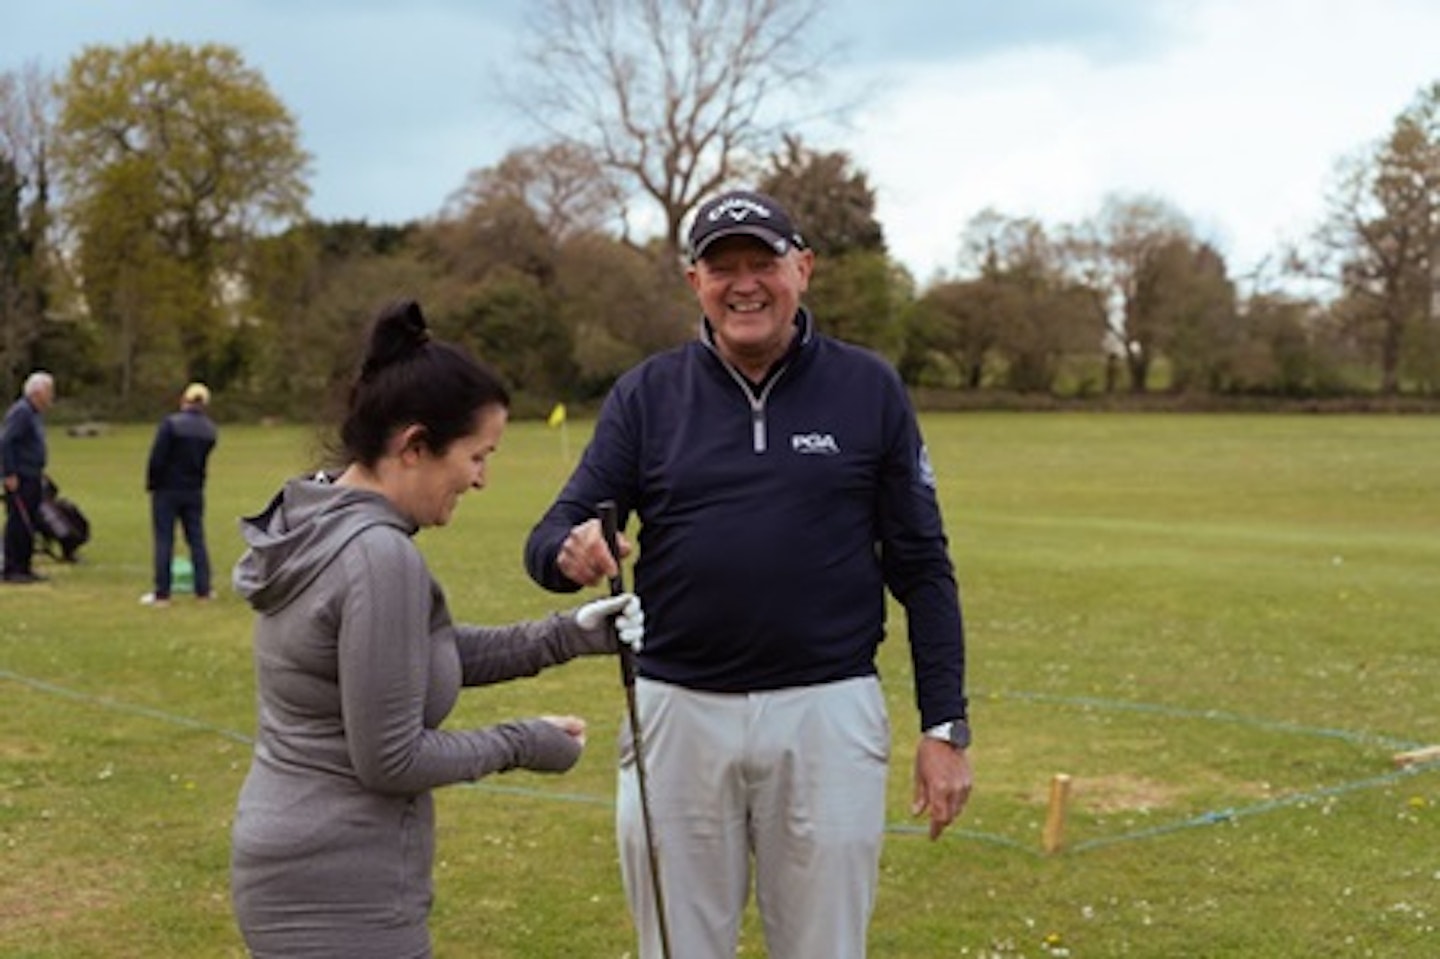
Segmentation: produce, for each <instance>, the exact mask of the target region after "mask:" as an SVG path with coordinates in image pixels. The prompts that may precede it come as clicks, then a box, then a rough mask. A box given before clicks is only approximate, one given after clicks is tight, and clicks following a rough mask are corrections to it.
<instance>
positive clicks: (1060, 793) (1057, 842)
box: [1040, 773, 1070, 855]
mask: <svg viewBox="0 0 1440 959" xmlns="http://www.w3.org/2000/svg"><path fill="white" fill-rule="evenodd" d="M1069 804H1070V777H1069V776H1068V775H1066V774H1065V773H1056V774H1055V777H1054V778H1053V779H1051V780H1050V808H1049V809H1048V810H1047V811H1046V813H1045V830H1044V832H1042V833H1041V834H1040V843H1041V848H1043V849H1044V850H1045V854H1046V855H1050V854H1052V853H1056V852H1059V851H1060V849H1061V847H1062V846H1064V845H1065V809H1066V807H1067V806H1068V805H1069Z"/></svg>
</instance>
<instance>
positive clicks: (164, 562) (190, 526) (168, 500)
mask: <svg viewBox="0 0 1440 959" xmlns="http://www.w3.org/2000/svg"><path fill="white" fill-rule="evenodd" d="M209 405H210V388H209V387H207V386H206V385H205V384H204V383H191V384H190V385H189V386H187V387H185V392H184V393H182V394H181V396H180V410H179V412H176V413H171V414H170V415H169V416H167V417H165V418H164V419H163V420H161V421H160V426H159V427H158V428H157V429H156V430H155V440H154V442H153V443H151V444H150V458H149V460H148V461H147V462H146V465H145V488H146V489H147V490H149V492H150V522H151V527H152V539H153V540H154V549H153V558H154V566H155V591H154V592H151V593H146V594H145V595H144V596H141V597H140V601H141V602H142V603H146V604H147V605H154V606H166V605H169V603H170V588H171V586H172V585H173V584H172V583H171V563H172V562H173V559H174V554H175V521H176V520H179V521H180V528H181V529H182V530H184V532H185V544H186V545H187V546H188V547H189V549H190V565H191V568H192V570H193V572H194V577H195V578H194V587H195V596H196V598H197V599H209V598H210V551H209V549H207V548H206V545H205V472H206V467H207V464H208V463H209V460H210V451H211V450H213V449H214V448H215V442H216V430H215V424H214V422H212V421H211V419H210V417H209V415H208V414H207V413H206V412H205V410H206V407H208V406H209Z"/></svg>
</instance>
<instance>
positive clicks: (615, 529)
mask: <svg viewBox="0 0 1440 959" xmlns="http://www.w3.org/2000/svg"><path fill="white" fill-rule="evenodd" d="M596 512H598V513H599V514H600V532H601V535H603V536H604V538H605V546H606V547H607V548H608V549H609V550H610V555H611V556H612V557H614V559H615V575H614V576H611V577H610V595H611V596H618V595H620V594H621V593H623V592H625V575H624V573H623V572H622V571H621V566H620V522H619V519H620V516H619V510H618V509H616V507H615V502H614V501H613V500H605V501H604V502H603V503H600V504H599V505H598V506H597V507H596ZM612 628H613V626H612ZM618 645H619V655H620V681H621V683H622V684H623V685H624V687H625V711H626V714H627V715H628V718H629V721H630V741H631V745H632V747H633V748H634V750H635V781H636V783H637V784H638V785H639V787H640V821H641V825H642V827H643V828H644V830H645V853H646V855H647V856H648V857H649V860H650V889H651V891H652V892H653V893H654V896H655V919H656V924H657V925H658V926H659V930H660V955H661V956H663V957H664V959H670V930H669V926H668V924H667V922H666V920H665V894H664V892H663V891H662V889H661V885H660V857H659V856H658V855H657V854H656V851H655V830H654V827H653V826H652V825H651V820H650V787H649V784H648V782H647V780H646V778H645V743H644V738H643V736H642V734H641V731H640V708H639V706H638V705H637V704H636V702H635V651H634V650H633V649H631V648H630V646H629V645H628V644H626V643H623V642H622V643H619V644H618Z"/></svg>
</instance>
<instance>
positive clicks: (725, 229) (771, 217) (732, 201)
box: [690, 190, 805, 263]
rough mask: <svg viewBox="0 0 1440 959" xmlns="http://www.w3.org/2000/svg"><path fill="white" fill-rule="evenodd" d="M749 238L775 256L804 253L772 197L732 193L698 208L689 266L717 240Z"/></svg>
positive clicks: (797, 235)
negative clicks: (794, 250)
mask: <svg viewBox="0 0 1440 959" xmlns="http://www.w3.org/2000/svg"><path fill="white" fill-rule="evenodd" d="M736 235H740V236H753V237H755V238H756V239H759V240H763V241H764V242H765V244H766V245H767V246H769V247H770V248H771V249H772V250H774V251H775V253H776V254H777V255H779V256H784V255H785V254H786V253H788V252H789V251H790V250H791V248H792V247H793V248H794V249H797V250H803V249H805V240H804V239H803V238H802V237H801V236H800V231H798V230H796V229H795V224H794V222H792V221H791V219H790V214H789V213H787V212H786V211H785V208H784V207H783V206H781V205H780V204H779V203H777V202H775V199H774V198H773V197H769V196H766V195H765V194H763V193H756V192H755V191H753V190H733V191H731V192H729V193H722V194H721V195H720V196H717V197H715V199H713V200H711V201H709V202H708V203H706V204H704V205H703V206H701V207H700V212H698V213H696V214H695V222H694V223H692V224H691V225H690V262H691V263H694V262H695V261H696V260H698V259H700V257H702V256H704V255H705V250H706V249H707V248H708V247H709V246H710V244H712V243H714V242H715V241H716V240H718V239H720V238H721V237H726V236H736Z"/></svg>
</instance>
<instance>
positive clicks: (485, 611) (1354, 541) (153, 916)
mask: <svg viewBox="0 0 1440 959" xmlns="http://www.w3.org/2000/svg"><path fill="white" fill-rule="evenodd" d="M589 425H590V424H588V423H584V422H576V421H573V420H572V421H571V422H570V423H569V424H568V425H567V427H566V429H567V430H568V434H567V435H563V436H562V433H561V431H559V430H555V429H549V428H547V427H546V426H545V425H544V424H542V423H520V424H516V425H513V426H512V427H511V429H510V430H509V431H508V432H507V434H506V436H505V439H504V442H503V443H502V445H501V450H500V452H499V453H498V454H497V455H496V457H495V458H494V460H493V461H492V463H491V468H490V483H491V486H490V488H489V489H487V490H486V491H484V492H483V493H480V494H478V495H473V496H471V497H467V498H466V500H465V501H464V502H463V503H462V505H461V508H460V510H459V513H458V515H457V518H456V520H455V522H454V523H453V524H452V525H451V526H450V527H447V528H445V529H441V530H430V531H426V532H424V533H422V534H421V535H420V544H421V547H422V549H423V550H424V551H425V553H426V555H427V557H429V559H430V562H431V567H432V569H433V570H434V572H435V574H436V576H437V577H438V578H439V580H440V582H441V584H442V585H443V586H444V587H445V589H446V592H447V594H448V596H449V598H450V602H451V606H452V608H453V610H454V612H455V614H456V615H457V617H459V618H461V619H465V620H469V621H481V622H502V621H508V620H512V619H519V618H527V617H531V616H536V615H540V614H542V613H544V612H546V611H548V610H551V609H556V608H562V607H565V606H568V605H570V604H571V602H572V601H574V600H575V599H576V598H575V597H559V596H554V595H551V594H547V593H544V592H542V591H541V590H539V589H538V588H537V587H535V586H534V585H533V584H532V583H531V582H530V581H529V579H528V578H527V577H526V576H525V574H524V571H523V569H522V568H521V562H520V557H521V548H522V545H523V542H524V538H525V535H526V533H527V532H528V530H529V528H530V526H531V524H532V523H533V522H534V521H535V519H536V518H537V517H538V516H539V514H540V512H541V511H542V510H543V509H544V507H545V505H546V504H547V503H548V502H549V499H550V498H551V496H553V494H554V492H555V491H556V489H557V488H558V486H559V484H560V483H561V482H562V480H563V478H564V476H565V474H566V472H567V464H566V456H567V453H568V457H569V459H571V460H573V459H574V458H575V457H576V456H577V455H578V452H579V450H580V448H581V446H582V445H583V443H584V441H585V439H586V436H587V431H588V429H589ZM923 426H924V429H925V432H926V437H927V439H928V441H929V444H930V449H931V455H932V459H933V461H934V464H935V467H936V471H937V473H938V476H939V481H940V495H941V500H942V505H943V508H944V510H945V515H946V519H947V522H948V525H949V529H950V534H951V553H952V555H953V556H954V558H955V562H956V566H957V570H958V572H959V576H960V581H961V588H962V596H963V600H964V608H965V614H966V621H967V630H968V635H969V650H970V668H969V675H970V686H971V694H972V704H973V705H972V720H973V726H974V728H975V735H976V743H975V747H974V748H973V750H972V758H973V762H974V766H975V771H976V792H975V795H974V797H973V799H972V801H971V805H970V807H969V808H968V810H967V812H966V814H965V816H964V817H963V819H962V820H961V821H960V822H959V823H957V825H956V827H955V828H954V829H952V831H951V832H950V833H948V834H947V835H946V836H945V837H944V838H943V839H942V840H941V841H940V842H938V843H934V844H932V843H930V842H928V841H927V840H926V838H925V836H924V834H923V831H922V830H921V824H920V823H918V822H915V821H913V820H911V819H910V818H909V815H908V808H909V789H910V763H911V760H912V757H913V751H914V741H915V737H916V734H917V729H916V726H917V719H916V716H915V712H914V707H913V697H912V695H911V691H910V682H911V680H910V667H909V661H908V657H907V647H906V644H905V642H904V629H903V617H902V615H901V613H900V611H899V609H898V607H892V617H891V619H892V623H891V639H890V641H888V642H887V643H886V644H885V646H884V647H883V648H882V655H881V660H882V661H881V666H882V671H883V674H884V677H885V681H886V689H887V694H888V697H889V702H890V708H891V723H892V728H893V733H894V752H893V763H892V770H891V801H890V821H891V823H892V829H891V834H890V836H889V837H888V839H887V845H886V851H885V856H884V861H883V864H882V879H881V885H880V896H879V901H878V903H877V906H876V915H875V922H874V925H873V930H872V936H871V955H873V956H875V957H877V959H952V957H1058V956H1070V957H1075V959H1082V957H1084V959H1091V957H1110V956H1139V957H1177V956H1179V957H1186V956H1195V957H1206V959H1210V957H1236V959H1240V957H1243V959H1256V957H1266V959H1269V957H1314V956H1344V957H1350V956H1377V957H1392V956H1400V957H1408V956H1415V957H1423V956H1432V955H1440V859H1437V853H1436V850H1437V849H1440V763H1431V764H1428V765H1421V766H1418V767H1409V768H1407V769H1403V770H1402V769H1397V767H1396V766H1395V765H1394V763H1393V762H1392V757H1393V756H1394V754H1395V753H1397V752H1400V751H1404V750H1409V749H1415V748H1418V747H1423V746H1429V745H1435V744H1440V708H1437V704H1440V588H1437V587H1440V418H1436V417H1433V416H1408V417H1405V416H1372V417H1364V416H1340V415H1336V416H1302V415H1296V416H1291V415H1270V416H1262V415H1257V416H1241V415H1233V416H1224V415H1169V414H1151V415H1144V414H1139V415H1122V414H1110V415H1104V414H1068V413H1067V414H934V415H930V416H927V417H925V418H924V420H923ZM152 431H153V427H151V426H148V425H146V426H130V427H118V428H115V429H113V430H110V431H108V432H106V433H105V434H104V435H102V436H100V437H94V438H77V437H71V436H68V435H65V433H64V431H63V430H62V429H60V428H59V427H55V428H53V429H52V430H51V472H52V474H53V475H54V477H55V479H56V480H57V481H58V482H59V484H60V486H61V488H62V494H63V495H65V496H68V497H70V498H72V499H74V500H75V501H76V502H78V503H79V504H80V506H81V507H82V508H83V509H84V510H85V512H86V513H87V515H88V516H89V518H90V520H91V523H92V528H93V534H94V539H93V541H92V542H91V543H90V544H88V545H87V546H85V547H84V548H83V549H82V550H81V556H82V562H81V563H79V564H76V565H73V566H61V565H59V564H56V563H53V562H50V561H48V560H42V561H40V562H39V563H37V568H38V569H40V570H41V571H42V572H45V573H48V574H50V575H51V577H52V578H51V580H50V582H49V583H46V584H42V585H37V586H24V587H13V586H12V587H0V695H3V697H4V707H3V709H0V954H3V955H5V956H6V957H10V956H17V957H19V956H24V957H65V959H71V957H107V959H108V957H115V956H126V957H129V956H135V957H152V956H164V957H168V956H175V957H210V956H217V957H223V956H241V955H243V950H242V949H241V946H240V942H239V937H238V934H237V933H236V932H235V930H234V927H233V923H232V920H231V916H230V909H229V902H228V892H227V878H228V875H227V862H228V855H229V821H230V816H231V811H232V806H233V803H234V799H235V795H236V792H237V791H238V789H239V787H240V782H241V780H242V778H243V776H244V773H245V769H246V766H247V763H248V758H249V746H248V736H249V734H250V732H251V730H252V728H253V724H254V706H253V699H252V697H253V680H252V675H251V664H250V649H249V633H250V622H251V619H250V614H249V611H248V609H247V608H246V607H245V606H244V604H243V603H241V602H240V601H239V600H237V599H236V598H235V597H234V596H233V594H231V592H230V590H229V570H230V567H231V565H232V564H233V563H234V561H235V559H236V558H237V557H238V555H239V551H240V544H239V538H238V535H237V534H236V531H235V518H236V517H237V516H239V515H241V514H244V513H247V512H254V511H257V510H259V509H260V508H261V507H262V506H263V505H264V504H265V502H266V500H267V499H268V497H269V496H270V495H271V494H272V493H273V492H274V490H275V489H276V488H277V487H278V485H279V483H280V482H281V481H282V480H283V479H285V478H287V477H289V476H291V475H294V474H296V473H299V472H301V471H302V470H304V469H306V468H309V467H311V466H313V465H315V462H316V460H315V456H314V452H313V450H314V443H313V439H312V437H311V435H310V434H309V433H308V432H305V431H302V430H300V429H298V428H268V429H267V428H261V427H239V426H224V425H222V428H221V441H220V445H219V447H218V448H217V450H216V452H215V455H214V457H213V459H212V464H211V473H212V478H211V485H210V488H209V503H208V515H209V522H208V529H209V536H210V543H211V552H212V556H213V559H214V562H215V566H216V574H217V575H216V579H217V583H218V586H219V593H220V596H219V599H218V601H216V602H214V603H211V604H209V605H206V606H202V605H200V604H198V603H195V602H193V601H187V599H188V598H187V597H178V598H177V600H176V602H175V604H174V605H173V606H172V607H171V608H169V609H159V610H157V609H153V608H150V607H145V606H141V605H140V604H139V603H138V602H137V598H138V597H139V596H140V594H141V593H143V592H145V591H147V590H148V589H149V588H150V585H149V582H148V576H149V573H148V570H149V551H150V538H149V514H148V502H147V501H146V498H145V494H144V458H145V454H146V451H147V449H148V445H149V442H150V438H151V435H152ZM562 441H563V442H562ZM553 712H576V713H580V714H582V715H584V716H586V717H587V718H588V719H589V721H590V724H591V735H590V744H591V745H590V748H589V751H588V752H587V754H586V756H585V758H584V759H583V760H582V761H581V763H580V765H579V766H578V767H577V768H576V769H575V770H574V771H573V772H572V773H570V774H568V775H566V776H563V777H542V776H536V775H530V774H515V775H507V776H500V777H493V778H491V779H489V780H485V781H482V782H481V783H480V784H477V785H475V786H467V787H456V788H451V789H445V790H441V791H440V792H439V793H438V794H437V798H438V807H439V809H438V814H439V820H440V824H439V837H438V838H439V863H438V866H437V886H438V888H437V893H438V901H437V904H436V910H435V915H434V920H433V923H432V926H433V930H434V935H435V942H436V955H437V956H439V957H452V959H459V957H467V959H470V957H480V959H557V957H587V959H588V957H605V959H620V957H623V956H627V955H633V954H634V943H633V937H632V935H631V931H630V924H629V919H628V916H627V914H626V911H625V906H624V901H623V895H622V890H621V886H620V879H619V870H618V866H617V862H616V855H615V850H614V845H613V840H612V832H611V817H612V808H611V805H610V797H611V793H612V790H613V783H612V777H613V760H614V739H615V735H616V732H617V730H618V727H619V723H620V721H621V718H622V713H623V697H622V695H621V692H620V689H619V684H618V680H617V675H616V669H615V664H614V663H613V662H611V661H608V660H587V661H584V662H579V663H575V664H572V665H569V666H567V667H565V668H562V669H560V670H556V671H552V672H551V673H549V674H547V675H545V676H543V677H540V678H537V679H535V680H530V681H524V682H518V683H511V684H508V685H505V686H501V687H498V688H495V689H490V690H483V691H477V692H470V693H467V694H465V695H464V696H462V699H461V706H460V708H459V709H458V710H457V712H456V714H455V715H454V716H452V718H451V723H452V724H456V725H460V724H479V723H488V722H492V721H498V720H500V719H504V718H508V717H511V716H516V715H534V714H539V713H553ZM1057 773H1064V774H1067V775H1069V776H1070V777H1072V793H1071V801H1070V804H1069V808H1068V817H1067V820H1066V823H1065V831H1064V836H1063V838H1064V847H1063V848H1062V849H1061V850H1060V851H1059V852H1057V853H1055V854H1052V855H1045V854H1044V853H1043V852H1042V850H1041V832H1042V827H1043V825H1044V822H1045V819H1046V815H1047V800H1048V795H1049V790H1050V784H1051V779H1052V777H1053V776H1054V775H1056V774H1057ZM741 954H742V955H744V956H750V957H758V956H763V955H764V949H763V945H762V944H761V938H760V936H759V932H758V928H757V925H756V923H755V921H754V919H753V917H752V918H751V919H750V920H749V921H748V922H747V926H746V930H745V935H744V946H743V948H742V952H741ZM681 957H683V952H682V953H681V955H680V956H677V959H681Z"/></svg>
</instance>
